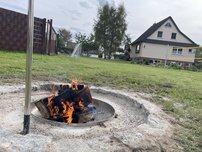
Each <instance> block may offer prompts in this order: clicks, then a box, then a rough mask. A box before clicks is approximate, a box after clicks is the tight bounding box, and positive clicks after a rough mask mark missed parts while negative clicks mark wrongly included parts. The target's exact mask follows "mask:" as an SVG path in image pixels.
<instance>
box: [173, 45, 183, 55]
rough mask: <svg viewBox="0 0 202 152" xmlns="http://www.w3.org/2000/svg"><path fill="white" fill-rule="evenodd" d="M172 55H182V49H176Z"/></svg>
mask: <svg viewBox="0 0 202 152" xmlns="http://www.w3.org/2000/svg"><path fill="white" fill-rule="evenodd" d="M172 54H174V55H182V48H176V47H174V48H173V52H172Z"/></svg>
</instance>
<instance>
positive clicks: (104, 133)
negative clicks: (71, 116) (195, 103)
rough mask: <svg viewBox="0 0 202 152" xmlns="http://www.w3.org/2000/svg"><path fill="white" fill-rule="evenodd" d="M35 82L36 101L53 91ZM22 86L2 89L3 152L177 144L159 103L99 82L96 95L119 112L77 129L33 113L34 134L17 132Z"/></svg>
mask: <svg viewBox="0 0 202 152" xmlns="http://www.w3.org/2000/svg"><path fill="white" fill-rule="evenodd" d="M37 85H38V84H37ZM37 85H35V90H36V91H33V94H32V100H33V101H35V100H39V99H41V98H43V97H47V96H49V95H50V91H47V87H49V85H48V84H46V87H44V85H42V86H39V85H38V86H37ZM1 87H2V88H5V86H1ZM18 88H19V89H17V91H15V92H12V91H10V92H9V93H5V91H4V93H2V94H1V93H0V94H1V95H0V115H1V116H4V117H1V118H0V136H1V138H0V149H1V150H0V151H20V152H21V151H37V152H38V151H56V152H57V151H83V152H85V151H86V152H87V151H88V152H89V151H92V152H93V151H95V152H97V151H100V152H101V151H121V152H122V151H163V150H173V149H175V150H176V149H177V148H178V146H177V145H176V144H175V142H174V141H173V140H172V134H173V132H172V130H173V127H172V126H171V124H170V123H169V122H168V120H166V119H167V118H168V117H166V114H165V113H164V112H163V111H162V110H161V109H160V108H159V107H158V106H156V105H154V104H152V103H151V102H149V101H147V100H145V99H143V98H142V97H141V96H140V95H138V94H137V93H135V92H129V91H126V90H114V89H111V88H101V87H91V91H92V96H93V97H95V98H97V99H100V100H102V101H105V102H107V103H108V104H110V105H112V106H113V107H114V109H115V111H116V114H117V115H116V118H113V119H112V120H111V121H107V122H105V123H104V124H102V125H98V126H94V127H82V128H73V127H68V126H67V127H59V126H52V125H50V124H48V123H44V122H41V121H40V120H38V119H35V118H34V117H31V118H32V119H31V131H30V134H29V135H26V136H22V135H19V134H18V133H19V132H20V131H21V130H22V123H23V104H24V92H23V90H24V89H23V87H18ZM42 88H43V89H42ZM44 89H45V90H44ZM11 90H12V89H11ZM103 126H104V127H103Z"/></svg>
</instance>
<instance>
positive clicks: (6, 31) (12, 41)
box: [0, 8, 57, 55]
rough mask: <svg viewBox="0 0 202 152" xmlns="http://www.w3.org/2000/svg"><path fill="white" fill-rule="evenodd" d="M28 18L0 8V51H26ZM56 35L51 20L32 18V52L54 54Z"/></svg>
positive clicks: (55, 51) (55, 50)
mask: <svg viewBox="0 0 202 152" xmlns="http://www.w3.org/2000/svg"><path fill="white" fill-rule="evenodd" d="M27 23H28V17H27V15H25V14H21V13H18V12H14V11H11V10H7V9H4V8H0V50H9V51H26V49H27V29H28V24H27ZM56 42H57V34H56V32H55V30H54V28H53V27H52V20H46V19H41V18H37V17H35V18H34V52H35V53H41V54H49V55H50V54H56V53H57V48H56V45H57V44H56Z"/></svg>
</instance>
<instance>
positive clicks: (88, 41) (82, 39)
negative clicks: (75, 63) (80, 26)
mask: <svg viewBox="0 0 202 152" xmlns="http://www.w3.org/2000/svg"><path fill="white" fill-rule="evenodd" d="M75 39H76V43H82V49H83V52H84V53H86V54H87V56H89V51H95V50H97V49H98V46H97V45H96V43H95V41H94V40H95V37H94V35H93V34H90V35H89V36H87V35H86V34H85V33H84V34H81V33H78V34H76V36H75Z"/></svg>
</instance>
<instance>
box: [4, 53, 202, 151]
mask: <svg viewBox="0 0 202 152" xmlns="http://www.w3.org/2000/svg"><path fill="white" fill-rule="evenodd" d="M25 58H26V55H25V53H9V52H6V51H0V84H4V83H21V82H24V79H25V62H26V60H25ZM33 79H34V80H43V81H44V80H45V81H49V80H52V81H63V82H67V81H69V80H70V79H78V80H81V81H83V82H85V83H87V84H93V85H101V86H110V87H116V88H130V89H133V90H134V91H142V92H147V93H155V94H156V95H155V96H154V97H153V98H152V99H151V101H152V102H156V104H161V105H163V106H164V110H165V111H166V112H167V113H169V114H171V115H173V116H174V117H175V118H176V120H177V124H178V125H180V126H181V127H182V129H180V130H178V131H176V134H175V136H174V138H175V139H176V141H178V142H179V143H180V144H181V145H182V146H183V147H184V148H185V151H200V149H202V142H201V141H202V73H200V72H192V71H185V70H174V69H167V68H157V67H152V66H144V65H137V64H131V63H130V62H124V61H109V60H101V59H91V58H71V57H69V56H67V55H57V56H46V55H39V54H34V56H33ZM161 96H165V97H168V98H169V99H171V100H165V99H163V98H161Z"/></svg>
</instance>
